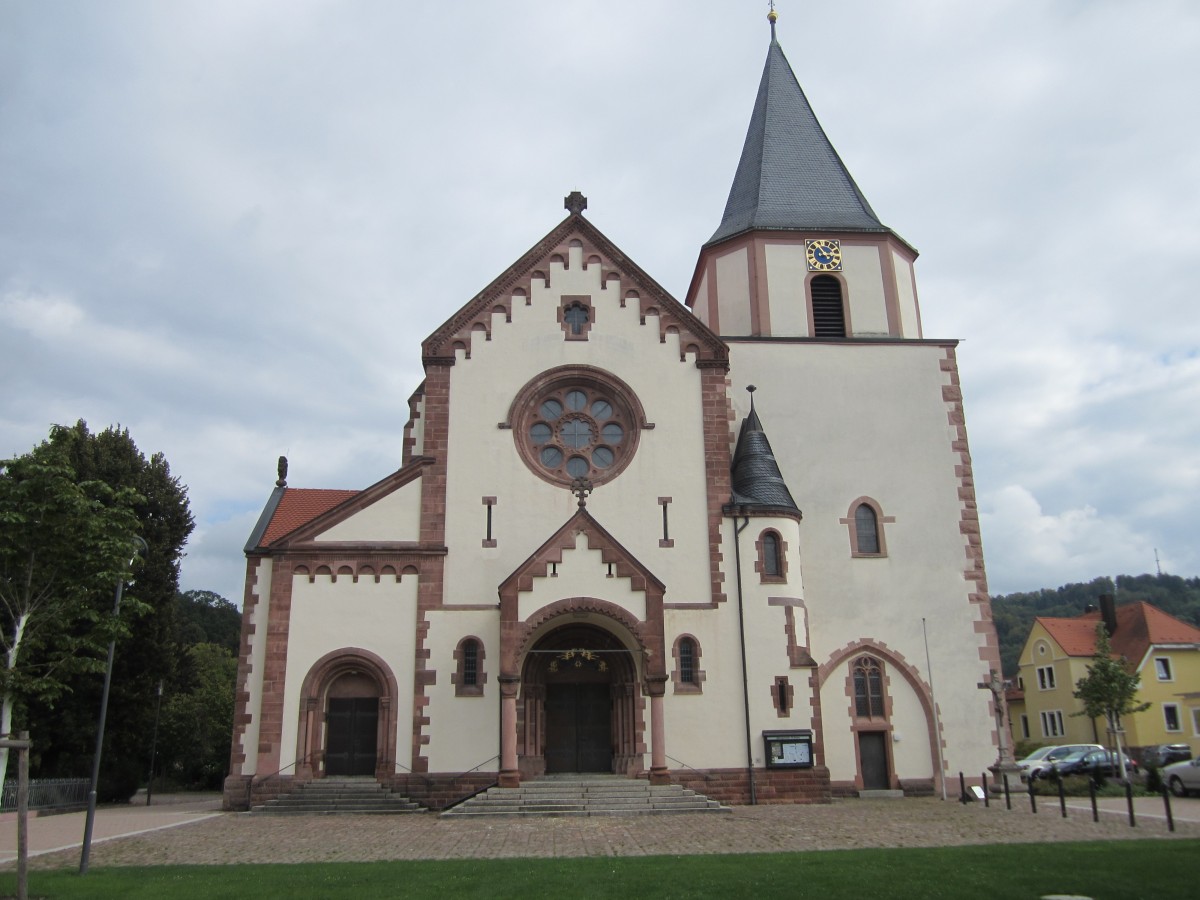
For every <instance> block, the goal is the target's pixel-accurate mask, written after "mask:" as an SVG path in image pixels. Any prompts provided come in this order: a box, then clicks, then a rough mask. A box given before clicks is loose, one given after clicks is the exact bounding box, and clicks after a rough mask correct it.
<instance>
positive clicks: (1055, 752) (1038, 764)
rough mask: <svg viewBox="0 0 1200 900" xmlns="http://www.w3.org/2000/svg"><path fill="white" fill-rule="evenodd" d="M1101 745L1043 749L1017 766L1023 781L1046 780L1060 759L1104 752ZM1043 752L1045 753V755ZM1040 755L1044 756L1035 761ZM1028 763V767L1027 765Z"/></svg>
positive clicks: (1077, 745)
mask: <svg viewBox="0 0 1200 900" xmlns="http://www.w3.org/2000/svg"><path fill="white" fill-rule="evenodd" d="M1103 749H1104V748H1103V747H1101V746H1100V745H1099V744H1062V745H1060V746H1057V747H1042V748H1040V749H1039V750H1036V751H1034V752H1033V753H1031V754H1029V756H1027V757H1025V758H1024V759H1023V760H1021V761H1020V762H1019V763H1017V765H1019V766H1020V767H1021V780H1022V781H1029V780H1033V781H1036V780H1037V779H1039V778H1044V777H1045V776H1046V775H1048V774H1050V770H1051V769H1052V768H1053V767H1054V764H1055V763H1056V762H1058V761H1059V760H1060V759H1063V758H1065V757H1067V756H1070V755H1071V754H1072V753H1079V752H1081V751H1088V750H1103ZM1042 751H1045V752H1044V753H1043V752H1042ZM1038 753H1041V754H1042V755H1041V756H1040V757H1038V758H1037V759H1035V758H1034V757H1035V756H1037V754H1038ZM1027 763H1028V765H1026V764H1027Z"/></svg>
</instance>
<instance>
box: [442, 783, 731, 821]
mask: <svg viewBox="0 0 1200 900" xmlns="http://www.w3.org/2000/svg"><path fill="white" fill-rule="evenodd" d="M728 812H731V810H730V809H729V807H727V806H721V804H720V803H718V802H717V801H716V800H709V799H708V798H707V797H705V796H704V795H703V794H697V793H696V792H695V791H692V790H689V789H688V788H685V787H682V786H681V785H678V784H664V785H652V784H650V783H649V782H648V781H645V780H642V779H631V778H626V777H625V776H623V775H583V776H581V775H571V776H557V775H554V776H546V777H543V778H540V779H538V780H536V781H527V782H524V783H523V784H521V786H520V787H515V788H502V787H494V788H490V789H488V790H487V791H486V792H485V793H482V794H478V795H476V796H474V797H472V798H471V799H469V800H466V801H465V802H463V803H460V804H459V805H458V806H454V807H451V808H450V809H448V810H446V811H445V812H443V813H442V816H447V817H448V816H458V817H468V816H645V815H669V814H673V813H728Z"/></svg>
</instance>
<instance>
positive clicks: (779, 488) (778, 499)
mask: <svg viewBox="0 0 1200 900" xmlns="http://www.w3.org/2000/svg"><path fill="white" fill-rule="evenodd" d="M746 390H748V391H749V392H750V414H749V415H748V416H746V418H745V419H744V420H743V421H742V430H741V432H740V433H739V434H738V442H737V449H736V450H735V451H734V453H733V505H734V506H744V507H755V506H759V507H770V508H771V509H775V510H788V511H790V512H795V513H799V512H800V508H799V507H798V506H796V501H795V500H793V499H792V493H791V491H789V490H788V488H787V485H786V484H785V483H784V481H783V475H782V474H781V473H780V471H779V463H777V462H776V461H775V453H774V452H773V451H772V450H771V442H770V441H768V440H767V435H766V432H765V431H763V427H762V422H760V421H759V419H758V412H757V411H756V410H755V409H754V390H755V388H754V385H750V386H749V387H747V388H746Z"/></svg>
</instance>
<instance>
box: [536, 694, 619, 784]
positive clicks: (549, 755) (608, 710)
mask: <svg viewBox="0 0 1200 900" xmlns="http://www.w3.org/2000/svg"><path fill="white" fill-rule="evenodd" d="M610 693H611V690H610V688H609V686H608V685H607V684H595V683H592V684H588V683H574V684H572V683H567V684H548V685H546V771H547V772H548V773H550V772H611V771H612V702H611V698H610V696H609V695H610Z"/></svg>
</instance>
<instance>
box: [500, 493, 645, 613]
mask: <svg viewBox="0 0 1200 900" xmlns="http://www.w3.org/2000/svg"><path fill="white" fill-rule="evenodd" d="M579 534H585V535H587V538H588V549H589V550H600V551H602V556H601V559H603V561H604V562H606V563H616V564H617V573H616V574H617V577H618V578H629V579H631V584H630V586H631V587H632V588H633V589H634V590H635V591H642V592H643V593H657V594H658V595H659V596H660V597H661V596H662V595H663V594H665V593H666V590H667V586H666V585H665V584H663V582H661V581H660V580H659V579H658V578H657V577H656V576H655V575H654V573H653V572H651V571H650V570H649V569H648V568H646V567H645V566H644V565H643V564H642V563H641V561H640V560H638V558H637V557H635V556H634V555H633V554H632V553H630V552H629V551H628V550H626V549H625V547H624V546H622V545H621V542H620V541H618V540H617V539H616V538H615V537H613V536H612V535H611V534H609V532H608V531H607V530H606V529H605V528H604V526H602V525H601V524H600V523H599V522H597V521H596V520H595V518H593V517H592V514H591V513H589V512H588V511H587V510H586V509H581V510H579V511H577V512H576V513H575V515H573V516H571V518H569V519H567V521H566V522H564V523H563V524H562V525H561V526H560V527H559V529H558V530H557V531H556V532H554V534H552V535H551V536H550V537H549V538H548V539H547V540H546V542H545V543H543V544H542V545H541V546H540V547H538V549H537V550H535V551H533V553H532V554H530V556H529V558H528V559H526V560H525V561H524V562H523V563H521V565H519V566H517V568H516V569H515V570H514V571H513V573H512V574H511V575H509V576H508V577H507V578H505V579H504V581H502V582H500V588H499V590H500V609H501V610H502V611H508V607H507V606H506V602H509V603H511V604H512V608H511V612H512V616H511V617H509V616H505V615H504V614H503V612H502V618H512V619H514V620H515V617H516V601H517V594H520V593H524V592H527V591H531V590H533V579H534V578H545V577H546V569H547V567H548V566H549V564H550V563H561V562H562V558H563V551H564V550H573V549H574V548H575V537H576V535H579Z"/></svg>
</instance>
